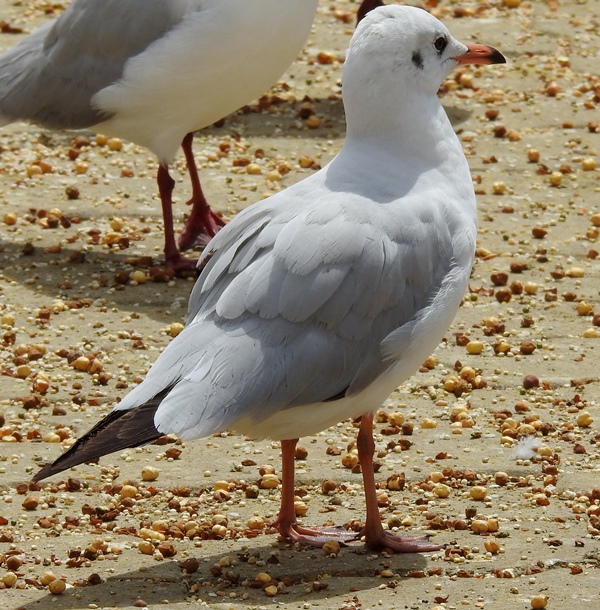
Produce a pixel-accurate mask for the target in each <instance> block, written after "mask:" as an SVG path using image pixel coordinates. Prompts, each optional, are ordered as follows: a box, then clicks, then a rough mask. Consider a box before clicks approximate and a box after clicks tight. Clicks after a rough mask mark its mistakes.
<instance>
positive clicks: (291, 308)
mask: <svg viewBox="0 0 600 610" xmlns="http://www.w3.org/2000/svg"><path fill="white" fill-rule="evenodd" d="M298 190H299V189H296V192H298ZM286 196H287V197H288V201H287V202H286V205H283V206H279V207H277V208H275V206H276V205H277V201H276V200H277V197H275V198H271V200H269V203H268V204H266V203H265V204H258V205H257V206H253V208H254V209H249V210H248V213H247V214H244V215H243V216H242V217H241V218H240V217H238V218H237V219H236V221H235V222H234V223H232V224H231V225H229V226H230V227H232V228H231V229H229V231H228V230H227V229H228V227H225V229H223V230H222V232H221V233H219V235H218V236H217V239H215V240H213V242H211V250H212V251H213V252H212V255H210V254H209V255H207V258H206V260H205V263H206V264H205V267H204V269H203V271H202V274H201V276H200V279H199V281H198V284H197V285H196V287H195V289H194V293H193V295H192V298H191V311H192V317H191V319H190V321H189V323H188V325H187V326H186V328H185V329H184V331H183V332H182V333H181V334H180V335H179V336H178V337H177V338H176V339H175V340H174V341H173V342H172V343H171V344H170V345H169V346H168V347H167V349H166V350H165V352H163V354H162V355H161V357H160V358H159V359H158V361H157V362H156V364H155V366H154V367H153V368H152V369H151V371H150V373H149V374H148V378H147V381H144V383H143V384H142V385H141V386H139V387H138V388H137V389H136V390H135V391H134V392H138V396H137V398H136V397H132V398H131V399H130V396H131V394H130V395H129V396H128V397H126V399H125V401H123V403H121V404H120V405H119V406H118V408H133V407H134V406H136V405H137V404H140V402H141V401H143V400H147V399H149V398H151V397H152V396H153V395H155V394H156V393H158V391H160V390H161V389H164V388H165V387H167V386H172V388H173V389H172V390H171V391H170V392H169V394H168V395H167V397H166V398H165V400H164V401H163V402H162V403H161V405H160V408H159V409H158V411H157V413H156V416H155V424H156V426H157V428H158V429H159V430H160V431H161V432H174V433H176V434H178V435H180V436H181V437H182V438H194V437H200V436H205V435H207V434H210V433H212V432H214V431H217V430H220V429H224V428H227V427H235V422H236V421H237V420H238V419H241V418H244V419H246V418H250V419H251V420H254V421H261V420H262V419H266V418H267V417H269V416H270V415H272V414H273V413H275V412H276V411H279V410H281V409H286V408H290V407H293V406H297V405H301V404H312V403H315V402H323V401H326V400H328V399H331V398H334V397H338V396H340V395H343V394H348V393H354V392H359V391H360V390H361V389H364V388H365V387H366V386H368V385H369V384H370V383H371V382H373V381H374V379H376V378H377V377H378V376H379V375H381V374H382V372H383V371H385V370H386V368H387V367H389V366H390V363H389V362H388V361H386V360H385V358H384V357H383V356H382V351H381V344H382V341H383V340H384V339H385V338H386V337H387V336H388V335H389V334H390V333H392V332H393V331H394V330H396V329H398V328H399V327H402V326H403V325H405V324H406V323H408V322H409V321H411V320H412V319H413V318H414V317H415V315H416V314H417V313H418V312H419V311H421V310H422V309H423V308H424V307H426V305H427V304H428V303H429V302H430V301H431V300H432V299H433V298H434V296H435V294H436V292H437V291H438V290H439V289H440V286H441V285H442V281H443V278H444V277H445V276H446V275H447V274H448V270H449V268H450V267H451V266H452V264H453V263H452V239H451V237H450V235H449V231H447V232H445V233H444V230H443V229H442V230H441V231H442V233H440V232H439V231H440V229H439V227H440V223H439V222H438V223H428V222H423V221H422V220H420V219H418V218H410V217H409V215H406V214H405V215H404V216H405V225H406V228H405V230H404V231H400V232H399V233H398V232H396V233H390V232H389V231H388V230H387V226H388V224H390V223H389V218H388V213H387V212H385V211H383V210H377V209H373V208H377V207H378V206H373V204H371V205H370V206H369V203H370V202H368V201H366V200H365V201H362V200H359V201H357V202H356V205H355V206H348V205H337V204H336V201H331V200H329V201H327V202H326V203H325V202H315V205H314V206H311V208H310V209H309V210H304V211H303V212H297V210H300V209H301V201H302V196H300V197H299V198H298V201H294V198H293V197H291V201H290V200H289V199H290V193H289V190H288V191H287V192H286ZM361 199H362V198H361ZM364 207H366V208H367V209H366V210H365V209H364ZM369 207H370V209H369ZM238 221H239V222H238ZM391 224H393V223H391ZM441 224H442V225H443V223H441ZM234 225H235V226H234ZM436 227H437V228H436ZM440 261H441V262H440ZM147 382H148V384H147ZM146 384H147V385H146ZM145 385H146V387H145V389H142V388H144V386H145ZM132 394H133V393H132ZM128 399H130V400H128Z"/></svg>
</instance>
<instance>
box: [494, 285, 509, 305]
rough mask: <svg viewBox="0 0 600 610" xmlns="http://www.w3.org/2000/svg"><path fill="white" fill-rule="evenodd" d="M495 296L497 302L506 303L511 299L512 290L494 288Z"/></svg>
mask: <svg viewBox="0 0 600 610" xmlns="http://www.w3.org/2000/svg"><path fill="white" fill-rule="evenodd" d="M495 296H496V300H497V301H498V303H508V302H509V301H510V300H511V299H512V292H511V291H510V289H509V288H501V289H500V290H496V294H495Z"/></svg>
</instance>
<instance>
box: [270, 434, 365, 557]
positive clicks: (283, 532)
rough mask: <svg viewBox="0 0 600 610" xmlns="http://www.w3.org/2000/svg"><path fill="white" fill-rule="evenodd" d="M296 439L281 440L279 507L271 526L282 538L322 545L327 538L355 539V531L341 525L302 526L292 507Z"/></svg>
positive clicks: (342, 541)
mask: <svg viewBox="0 0 600 610" xmlns="http://www.w3.org/2000/svg"><path fill="white" fill-rule="evenodd" d="M297 443H298V439H297V438H295V439H291V440H285V441H281V507H280V509H279V515H278V516H277V519H276V520H275V521H274V522H273V526H274V527H276V528H277V529H278V530H279V535H280V536H281V537H282V538H283V539H284V540H290V541H292V542H303V543H305V544H310V545H312V546H317V547H322V546H323V545H324V544H325V543H326V542H327V541H328V540H336V541H338V542H340V543H345V542H350V541H351V540H356V538H357V535H356V533H355V532H349V531H348V530H346V529H344V528H343V527H311V528H308V527H302V526H301V525H299V524H298V522H297V521H296V511H295V509H294V496H295V493H294V454H295V450H296V444H297Z"/></svg>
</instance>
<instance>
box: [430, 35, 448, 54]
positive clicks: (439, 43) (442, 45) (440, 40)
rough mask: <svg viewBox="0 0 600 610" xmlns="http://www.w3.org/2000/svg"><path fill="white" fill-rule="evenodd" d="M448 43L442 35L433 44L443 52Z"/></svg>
mask: <svg viewBox="0 0 600 610" xmlns="http://www.w3.org/2000/svg"><path fill="white" fill-rule="evenodd" d="M447 44H448V41H447V40H446V39H445V38H444V37H443V36H440V37H439V38H437V39H436V41H435V42H434V43H433V46H434V47H435V48H436V50H437V51H439V52H440V53H441V52H442V51H443V50H444V49H445V48H446V45H447Z"/></svg>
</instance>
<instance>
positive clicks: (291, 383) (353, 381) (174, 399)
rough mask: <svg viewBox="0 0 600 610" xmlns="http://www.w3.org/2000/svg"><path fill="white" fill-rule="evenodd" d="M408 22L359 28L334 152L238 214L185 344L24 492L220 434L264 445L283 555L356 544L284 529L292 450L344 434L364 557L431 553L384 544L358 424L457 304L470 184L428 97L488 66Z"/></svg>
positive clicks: (175, 346)
mask: <svg viewBox="0 0 600 610" xmlns="http://www.w3.org/2000/svg"><path fill="white" fill-rule="evenodd" d="M504 61H505V60H504V58H503V57H502V55H501V54H500V53H499V52H498V51H496V50H495V49H492V48H491V47H488V46H484V45H476V44H463V43H461V42H459V41H457V40H455V39H454V38H452V36H451V35H450V33H449V32H448V30H447V29H446V27H445V26H444V25H443V24H442V23H440V22H439V21H438V20H437V19H435V18H434V17H432V16H431V15H429V14H428V13H427V12H425V11H424V10H421V9H417V8H413V7H404V6H398V5H393V6H387V7H382V8H377V9H375V10H374V11H372V12H370V13H369V14H368V15H367V16H366V17H365V18H364V19H363V20H362V21H361V23H360V24H359V26H358V27H357V29H356V32H355V34H354V36H353V38H352V41H351V43H350V49H349V51H348V55H347V60H346V63H345V64H344V68H343V75H342V83H343V98H344V106H345V109H346V117H347V122H348V131H347V138H346V142H345V144H344V146H343V148H342V150H341V151H340V153H339V154H338V155H337V157H335V159H333V161H331V163H330V164H329V165H327V166H326V167H325V168H323V169H322V170H321V171H319V172H318V173H316V174H313V175H312V176H311V177H309V178H307V179H306V180H303V181H302V182H299V183H297V184H296V185H294V186H292V187H291V188H288V189H287V190H285V191H282V192H281V193H278V194H277V195H275V196H273V197H271V198H269V199H266V200H264V201H262V202H260V203H257V204H255V205H253V206H250V207H249V208H247V209H246V210H244V211H243V212H241V213H240V214H239V215H238V216H236V217H235V218H234V220H233V221H232V222H231V223H229V225H227V226H226V227H224V228H223V229H222V230H221V231H220V232H219V233H218V234H217V236H216V237H215V238H214V239H213V240H212V241H211V242H210V244H209V246H208V247H207V249H206V251H205V253H204V254H203V256H202V257H201V259H200V261H199V266H200V267H201V269H202V271H201V274H200V277H199V278H198V280H197V283H196V285H195V287H194V289H193V291H192V294H191V297H190V303H189V309H190V315H189V320H188V323H187V325H186V327H185V328H184V330H183V331H182V332H181V334H179V335H178V336H177V337H176V338H175V339H174V340H173V341H172V342H171V343H170V344H169V345H168V347H167V348H166V349H165V351H164V352H163V353H162V354H161V356H160V357H159V358H158V360H157V361H156V363H155V364H154V366H153V367H152V368H151V369H150V371H149V372H148V375H147V377H146V379H145V380H144V381H143V382H142V383H141V384H140V385H139V386H138V387H136V388H135V389H134V390H133V391H132V392H131V393H130V394H128V395H127V396H126V397H125V398H124V399H123V400H122V401H121V402H120V403H119V404H118V405H117V406H116V407H115V408H114V410H113V411H112V412H111V413H110V414H109V415H108V416H107V417H106V418H104V419H103V420H102V421H101V422H99V423H98V424H97V425H96V426H95V427H94V428H92V430H90V431H89V432H88V433H87V434H85V435H84V436H83V437H81V438H80V439H79V440H77V441H76V442H75V444H74V445H73V446H72V447H71V448H70V449H69V450H68V451H66V452H65V453H64V454H63V455H62V456H60V457H59V458H58V459H57V460H56V461H55V462H54V463H53V464H50V465H48V466H46V467H44V468H43V469H42V470H41V471H40V472H39V473H37V475H36V476H35V478H34V480H40V479H43V478H45V477H48V476H50V475H52V474H55V473H57V472H60V471H62V470H65V469H66V468H70V467H71V466H74V465H76V464H80V463H82V462H85V461H88V460H91V459H93V458H97V457H99V456H102V455H105V454H107V453H111V452H113V451H119V450H122V449H124V448H126V447H135V446H138V445H142V444H145V443H148V442H151V441H152V440H154V439H156V438H157V437H159V436H160V435H161V434H168V433H174V434H177V435H178V436H179V437H180V438H182V439H184V440H188V439H193V438H199V437H205V436H208V435H210V434H213V433H215V432H217V431H219V430H224V429H232V430H234V431H237V432H240V433H242V434H246V435H249V436H251V437H254V438H265V437H269V438H272V439H276V440H281V449H282V463H283V466H282V495H281V508H280V511H279V515H278V517H277V520H276V522H275V524H276V526H277V527H278V529H279V532H280V534H281V536H282V537H283V538H285V539H288V540H295V541H300V542H306V543H310V544H313V545H316V546H320V545H322V544H323V543H324V542H325V541H326V540H328V539H331V538H332V537H333V538H338V539H342V540H348V539H352V538H353V537H355V536H356V535H355V534H351V533H348V532H345V531H344V533H340V531H339V530H337V529H335V528H333V529H327V528H308V527H304V526H301V525H300V524H298V523H297V522H296V517H295V513H294V449H295V446H296V443H297V441H298V437H300V436H304V435H308V434H313V433H315V432H318V431H320V430H323V429H325V428H327V427H329V426H331V425H333V424H335V423H336V422H339V421H341V420H343V419H346V418H348V417H352V418H356V417H361V421H360V428H359V433H358V452H359V459H360V464H361V468H362V473H363V481H364V489H365V496H366V506H367V516H366V524H365V528H364V529H363V530H362V531H361V532H360V533H359V534H358V536H360V537H364V539H365V542H366V544H367V545H368V546H369V547H371V548H389V549H392V550H394V551H398V552H412V551H427V550H435V549H437V548H439V547H438V546H437V545H434V544H431V543H430V542H429V541H428V540H427V539H426V538H425V537H422V536H421V537H420V536H416V537H402V536H397V535H394V534H392V533H390V532H386V531H384V529H383V527H382V525H381V520H380V516H379V511H378V507H377V498H376V493H375V480H374V474H373V453H374V441H373V411H374V410H375V409H377V408H378V407H379V406H380V405H381V404H382V402H383V401H384V400H385V399H386V397H387V396H388V395H389V394H390V393H391V392H392V391H393V390H394V389H395V388H397V387H398V385H399V384H400V383H402V382H403V381H404V380H405V379H407V378H408V377H409V376H410V375H411V374H412V373H414V372H415V371H416V370H417V369H418V367H419V366H420V364H421V363H422V362H423V361H424V360H425V358H426V357H427V356H428V355H429V354H430V353H431V352H432V351H433V350H434V349H435V347H436V346H437V344H438V343H439V341H440V340H441V339H442V337H443V335H444V333H445V331H446V330H447V328H448V326H449V324H450V323H451V322H452V319H453V318H454V315H455V314H456V311H457V309H458V307H459V305H460V302H461V300H462V298H463V295H464V293H465V290H466V287H467V282H468V278H469V274H470V271H471V266H472V264H473V260H474V252H475V239H476V232H477V211H476V205H475V195H474V192H473V186H472V181H471V175H470V172H469V167H468V165H467V162H466V159H465V157H464V154H463V152H462V149H461V146H460V143H459V141H458V138H457V137H456V135H455V134H454V131H453V130H452V126H451V125H450V122H449V120H448V117H447V116H446V113H445V112H444V109H443V108H442V105H441V104H440V102H439V100H438V98H437V95H436V92H437V90H438V88H439V86H440V84H441V82H442V80H443V79H444V78H445V77H446V75H447V74H448V72H449V71H450V70H451V69H452V68H454V67H455V66H457V65H458V64H468V63H475V64H491V63H504Z"/></svg>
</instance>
